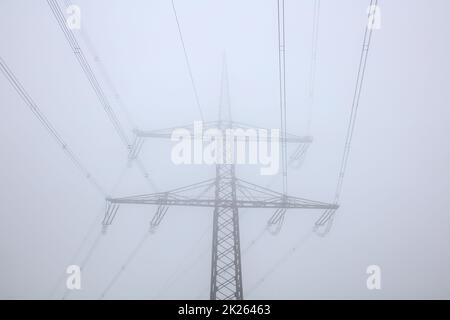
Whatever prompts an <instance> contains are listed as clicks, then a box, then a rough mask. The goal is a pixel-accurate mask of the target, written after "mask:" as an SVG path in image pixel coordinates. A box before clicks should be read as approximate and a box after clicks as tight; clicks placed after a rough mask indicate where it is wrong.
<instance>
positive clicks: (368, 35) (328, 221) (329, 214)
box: [316, 0, 378, 235]
mask: <svg viewBox="0 0 450 320" xmlns="http://www.w3.org/2000/svg"><path fill="white" fill-rule="evenodd" d="M377 7H378V0H371V1H370V8H377ZM368 14H369V18H370V15H371V14H372V12H369V13H368ZM369 20H370V19H369ZM371 22H372V24H371V25H370V24H369V23H368V24H367V25H366V29H365V32H364V40H363V45H362V49H361V56H360V59H359V66H358V75H357V78H356V84H355V90H354V94H353V100H352V107H351V111H350V117H349V121H348V125H347V133H346V137H345V144H344V151H343V154H342V160H341V165H340V169H339V176H338V181H337V185H336V192H335V197H334V203H335V204H337V203H338V202H339V199H340V196H341V192H342V186H343V184H344V177H345V173H346V170H347V164H348V158H349V155H350V147H351V143H352V139H353V133H354V130H355V125H356V120H357V114H358V108H359V102H360V99H361V92H362V87H363V84H364V76H365V73H366V66H367V58H368V55H369V49H370V43H371V40H372V32H373V29H374V28H373V27H374V24H375V20H374V19H372V21H371ZM334 213H335V210H327V211H325V212H324V214H322V216H321V217H320V218H319V220H317V222H316V227H317V232H318V234H319V235H325V234H327V233H328V232H329V231H330V229H331V226H332V224H333V220H334ZM323 226H325V230H322V231H320V230H319V228H321V227H323Z"/></svg>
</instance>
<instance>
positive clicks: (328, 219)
mask: <svg viewBox="0 0 450 320" xmlns="http://www.w3.org/2000/svg"><path fill="white" fill-rule="evenodd" d="M377 5H378V0H371V1H370V7H371V8H373V7H375V8H376V7H377ZM369 14H371V13H369ZM374 22H375V21H374V20H372V23H374ZM372 26H373V25H372ZM372 31H373V28H371V27H370V25H369V24H368V25H367V26H366V30H365V33H364V41H363V47H362V51H361V57H360V62H359V68H358V76H357V81H356V86H355V93H354V97H353V102H352V108H351V113H350V120H349V123H348V127H347V135H346V142H345V147H344V153H343V157H342V163H341V169H340V173H339V179H338V184H337V188H336V195H335V202H334V203H335V204H337V203H338V202H339V197H340V194H341V190H342V185H343V180H344V176H345V171H346V168H347V161H348V157H349V153H350V145H351V141H352V137H353V132H354V128H355V123H356V115H357V111H358V107H359V100H360V97H361V91H362V85H363V82H364V76H365V70H366V65H367V58H368V53H369V48H370V42H371V38H372ZM334 212H335V210H334V209H328V210H326V211H325V212H324V214H323V215H322V217H321V218H319V220H318V221H317V222H316V226H318V225H324V224H327V225H326V227H325V230H324V231H323V232H320V231H319V230H317V229H315V230H314V231H315V232H316V233H318V234H319V235H322V236H323V235H325V234H326V233H328V232H329V231H330V229H331V226H332V223H333V218H334ZM311 235H312V233H308V234H307V235H306V237H305V238H301V239H300V240H299V242H298V243H297V244H296V245H295V246H293V247H292V248H290V249H289V250H288V251H287V252H286V253H285V254H284V255H283V256H282V257H281V258H280V259H279V260H278V261H277V262H276V263H275V264H274V265H273V266H272V267H271V268H270V269H269V270H268V271H267V272H266V273H265V274H264V275H263V276H262V277H261V278H260V279H259V280H258V281H257V282H256V283H255V284H254V285H253V286H252V287H250V289H249V290H248V291H247V292H246V295H249V294H251V292H253V291H254V290H256V289H257V288H258V287H259V286H260V285H262V284H263V283H264V282H265V281H266V279H267V278H268V277H269V276H270V275H271V274H273V273H274V272H275V271H276V270H277V269H278V268H279V267H280V266H281V265H282V264H283V263H285V262H286V261H288V260H289V259H290V258H291V257H292V256H293V254H294V253H295V252H296V251H297V249H298V248H299V247H300V246H301V245H303V244H304V243H305V242H306V241H307V240H308V239H309V238H310V236H311Z"/></svg>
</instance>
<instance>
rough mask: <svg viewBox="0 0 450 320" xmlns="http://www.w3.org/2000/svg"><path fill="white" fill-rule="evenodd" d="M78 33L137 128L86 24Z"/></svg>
mask: <svg viewBox="0 0 450 320" xmlns="http://www.w3.org/2000/svg"><path fill="white" fill-rule="evenodd" d="M64 4H65V5H66V7H70V6H71V5H73V3H72V1H71V0H64ZM78 34H79V35H80V36H81V38H82V39H83V42H84V43H85V44H86V48H87V52H88V53H90V55H91V56H92V57H93V60H94V63H95V64H96V65H97V69H98V71H99V73H100V76H101V77H102V78H103V79H104V80H105V84H106V86H107V87H108V88H109V90H110V91H111V92H112V94H113V98H114V100H115V101H116V104H117V106H119V108H120V109H121V110H122V112H123V114H124V115H125V117H126V120H127V122H128V124H129V125H130V127H131V128H133V129H137V125H136V123H135V122H134V120H133V118H132V116H131V114H130V111H129V108H128V107H127V105H126V104H125V102H124V101H123V99H122V96H121V95H120V93H119V91H118V90H117V87H116V86H115V84H114V82H113V81H112V79H111V76H110V75H109V73H108V71H107V69H106V67H105V65H104V64H103V61H102V59H101V57H100V56H99V54H98V52H97V50H96V48H95V46H94V44H93V43H92V41H91V38H90V37H89V35H88V33H87V32H86V26H83V28H81V29H80V30H78Z"/></svg>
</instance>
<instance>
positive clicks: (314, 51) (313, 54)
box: [307, 0, 320, 133]
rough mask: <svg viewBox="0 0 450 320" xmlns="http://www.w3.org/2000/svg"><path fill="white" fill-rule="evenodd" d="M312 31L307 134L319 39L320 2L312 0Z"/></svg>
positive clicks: (312, 101) (310, 118)
mask: <svg viewBox="0 0 450 320" xmlns="http://www.w3.org/2000/svg"><path fill="white" fill-rule="evenodd" d="M313 10H314V13H313V30H312V40H311V42H312V44H311V62H310V70H309V79H308V100H309V101H308V119H307V121H308V122H307V132H308V133H309V132H310V131H311V122H312V109H313V106H314V102H315V81H316V69H317V68H316V67H317V44H318V39H319V24H320V0H314V9H313Z"/></svg>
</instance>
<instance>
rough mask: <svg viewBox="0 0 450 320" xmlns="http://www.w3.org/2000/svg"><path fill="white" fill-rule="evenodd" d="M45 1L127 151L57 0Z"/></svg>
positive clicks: (126, 142)
mask: <svg viewBox="0 0 450 320" xmlns="http://www.w3.org/2000/svg"><path fill="white" fill-rule="evenodd" d="M47 3H48V5H49V7H50V9H51V11H52V13H53V15H54V17H55V19H56V21H57V23H58V25H59V26H60V28H61V30H62V32H63V33H64V35H65V37H66V39H67V42H68V43H69V46H70V47H71V49H72V51H73V53H74V55H75V57H76V59H77V61H78V63H79V64H80V66H81V69H82V70H83V72H84V74H85V76H86V78H87V79H88V81H89V84H90V85H91V87H92V89H93V91H94V93H95V95H96V96H97V98H98V100H99V102H100V104H101V105H102V106H103V109H104V110H105V112H106V115H107V116H108V119H109V120H110V122H111V123H112V125H113V127H114V129H115V131H116V133H117V135H118V136H119V137H120V139H121V141H122V143H123V144H124V146H125V148H126V149H127V151H129V149H130V148H131V142H130V140H129V138H128V136H127V134H126V133H125V129H124V128H123V126H122V124H121V122H120V120H119V119H118V117H117V116H116V114H115V113H114V110H113V108H112V107H111V104H110V102H109V100H108V98H107V96H106V95H105V93H104V91H103V89H102V86H101V85H100V83H99V81H98V79H97V77H96V76H95V73H94V71H93V69H92V68H91V66H90V64H89V62H88V60H87V59H86V56H85V55H84V53H83V50H82V49H81V47H80V45H79V43H78V41H77V39H76V37H75V35H74V34H73V32H72V31H71V30H70V29H69V28H68V26H67V25H66V20H65V17H64V14H63V12H62V11H61V8H60V6H59V4H58V1H57V0H47ZM138 168H139V170H140V171H141V173H142V175H143V176H144V178H145V179H146V181H147V182H148V183H149V185H150V187H151V188H155V184H154V183H153V182H152V181H151V179H150V176H149V174H148V172H147V170H146V169H145V168H144V165H143V164H142V162H139V161H138ZM155 190H156V189H155Z"/></svg>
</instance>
